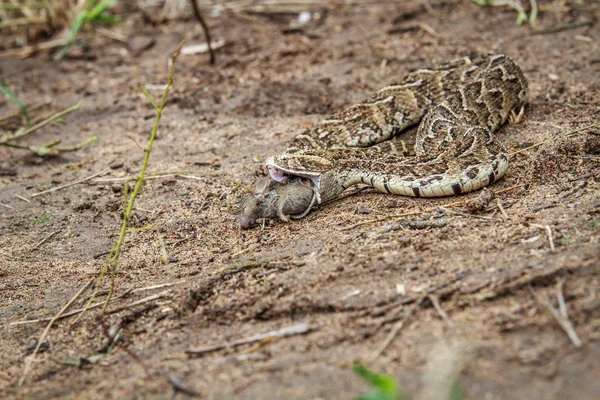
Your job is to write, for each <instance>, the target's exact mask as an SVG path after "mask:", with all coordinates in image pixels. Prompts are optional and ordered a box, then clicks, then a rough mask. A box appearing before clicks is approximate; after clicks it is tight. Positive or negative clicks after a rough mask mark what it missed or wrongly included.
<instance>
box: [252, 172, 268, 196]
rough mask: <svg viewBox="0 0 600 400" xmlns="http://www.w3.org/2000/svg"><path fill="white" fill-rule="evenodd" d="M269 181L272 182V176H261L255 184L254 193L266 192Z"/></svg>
mask: <svg viewBox="0 0 600 400" xmlns="http://www.w3.org/2000/svg"><path fill="white" fill-rule="evenodd" d="M269 183H271V178H270V177H267V176H265V177H262V178H259V179H258V180H257V181H256V183H255V184H254V193H255V194H261V193H264V192H265V190H267V188H268V187H269Z"/></svg>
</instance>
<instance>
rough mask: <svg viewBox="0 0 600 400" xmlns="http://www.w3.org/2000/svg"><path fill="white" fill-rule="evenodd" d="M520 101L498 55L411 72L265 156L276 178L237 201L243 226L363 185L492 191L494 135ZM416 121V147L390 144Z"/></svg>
mask: <svg viewBox="0 0 600 400" xmlns="http://www.w3.org/2000/svg"><path fill="white" fill-rule="evenodd" d="M526 98H527V81H526V79H525V77H524V76H523V73H522V71H521V69H520V68H519V66H518V65H517V64H516V63H515V62H514V61H513V60H512V59H511V58H510V57H508V56H506V55H503V54H492V55H486V56H479V57H475V58H468V57H464V58H461V59H459V60H455V61H451V62H447V63H443V64H440V65H438V66H436V67H433V68H427V69H420V70H417V71H414V72H412V73H410V74H408V75H407V76H405V77H404V79H402V80H400V81H399V82H397V83H394V84H392V85H389V86H386V87H384V88H382V89H381V90H379V91H378V92H377V93H376V94H375V95H374V96H372V97H370V98H369V99H367V100H365V101H363V102H361V103H359V104H356V105H353V106H350V107H348V108H345V109H343V110H341V111H339V112H338V113H337V114H335V115H333V116H331V117H330V118H328V119H327V120H324V121H322V122H320V123H318V124H316V125H315V126H313V127H312V128H310V129H308V130H306V131H304V132H302V133H301V134H299V135H298V136H296V137H295V138H294V139H293V140H292V142H291V143H290V145H289V146H288V148H287V150H286V151H285V152H284V153H282V154H280V155H277V156H272V157H269V158H268V159H267V161H266V169H267V171H268V172H269V175H270V177H271V178H272V180H271V181H270V182H268V183H266V184H263V185H262V188H261V189H260V190H257V192H256V193H255V194H254V195H252V196H249V197H248V198H247V199H246V200H245V201H244V202H243V206H242V213H241V216H240V219H239V221H240V226H241V227H244V228H246V227H250V226H252V225H254V224H255V222H256V219H258V218H273V217H277V216H278V217H279V218H281V219H283V220H286V219H287V216H292V217H294V216H295V217H303V216H304V215H306V214H307V213H308V212H309V211H310V209H311V208H312V206H313V205H315V204H318V203H321V202H327V201H330V200H332V199H335V198H336V197H338V196H339V195H340V194H341V193H342V192H343V191H344V190H346V189H347V188H349V187H351V186H353V185H356V184H359V183H362V184H365V185H368V186H372V187H374V188H375V189H377V190H379V191H381V192H384V193H389V194H397V195H404V196H413V197H441V196H451V195H458V194H462V193H468V192H470V191H473V190H477V189H480V188H482V187H485V186H487V185H490V184H492V183H493V182H495V181H497V180H498V179H500V178H502V177H503V176H504V174H505V173H506V171H507V169H508V161H509V160H508V154H507V152H506V150H505V148H504V146H503V145H502V144H501V143H500V142H499V141H498V139H497V138H496V137H495V136H494V132H495V131H496V130H498V128H500V126H502V125H503V124H504V123H505V122H506V121H507V120H509V119H510V120H513V121H517V120H518V119H519V118H520V116H521V115H522V112H523V110H524V106H525V103H526ZM419 122H421V123H420V125H419V127H418V130H417V135H416V142H415V144H414V148H407V147H406V146H396V145H395V144H394V143H393V142H391V141H388V139H390V138H392V137H393V136H395V135H397V134H398V133H400V132H402V131H404V130H405V129H406V128H408V127H410V126H412V125H415V124H417V123H419ZM402 143H403V142H402ZM306 178H307V179H306Z"/></svg>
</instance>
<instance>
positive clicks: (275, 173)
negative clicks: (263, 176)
mask: <svg viewBox="0 0 600 400" xmlns="http://www.w3.org/2000/svg"><path fill="white" fill-rule="evenodd" d="M267 172H268V173H269V176H271V178H272V179H273V180H274V181H277V182H285V181H287V180H288V179H289V177H290V174H288V173H286V172H284V171H282V170H280V169H279V168H277V167H276V166H274V165H267Z"/></svg>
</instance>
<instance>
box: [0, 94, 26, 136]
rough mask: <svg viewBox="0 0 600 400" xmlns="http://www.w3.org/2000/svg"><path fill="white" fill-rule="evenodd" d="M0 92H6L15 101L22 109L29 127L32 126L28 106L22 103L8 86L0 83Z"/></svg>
mask: <svg viewBox="0 0 600 400" xmlns="http://www.w3.org/2000/svg"><path fill="white" fill-rule="evenodd" d="M0 92H2V93H4V94H5V95H6V96H7V97H8V98H9V100H10V101H12V102H13V103H15V104H16V105H17V106H19V108H20V109H21V113H22V114H23V116H24V117H25V121H26V122H27V127H30V126H31V120H30V119H29V114H28V113H27V108H26V107H25V106H24V105H23V103H21V100H19V99H18V98H17V96H15V95H14V94H13V92H11V91H10V90H9V89H8V88H6V87H4V86H2V85H0Z"/></svg>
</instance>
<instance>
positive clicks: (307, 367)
mask: <svg viewBox="0 0 600 400" xmlns="http://www.w3.org/2000/svg"><path fill="white" fill-rule="evenodd" d="M559 3H560V2H555V3H552V2H550V4H543V5H542V8H541V10H540V11H541V12H540V16H539V19H538V23H537V26H536V28H537V29H545V28H556V27H559V26H563V25H566V24H570V23H574V22H581V21H590V20H593V18H598V17H599V16H600V7H598V6H597V4H596V5H594V3H593V2H591V1H585V2H584V4H583V5H576V4H575V2H572V3H567V5H566V6H561V5H560V4H559ZM431 4H432V5H431V6H430V7H429V6H428V7H425V6H423V5H421V4H420V3H418V2H416V1H410V2H408V1H407V2H402V3H401V4H388V3H381V4H376V5H370V6H352V7H350V6H346V7H333V6H331V7H329V8H328V13H327V14H326V16H325V17H324V18H322V19H321V20H320V21H319V22H318V23H314V24H312V23H309V24H308V25H307V26H305V27H303V28H302V29H298V30H290V29H288V28H289V23H290V21H291V20H292V19H293V18H296V17H297V15H292V14H272V13H270V14H258V15H254V16H253V17H252V18H253V19H254V22H252V23H249V22H248V21H247V20H241V19H239V17H236V16H234V15H230V14H226V15H223V16H221V17H207V19H208V22H209V25H210V27H211V30H212V33H213V36H214V37H215V38H222V39H224V40H225V43H226V45H225V46H224V47H223V48H221V49H219V50H218V53H217V63H216V64H215V65H214V66H211V65H209V64H208V56H207V55H192V56H190V55H187V56H181V57H180V59H179V61H178V63H177V67H176V73H175V85H174V88H173V90H172V92H171V94H170V97H169V102H168V105H167V107H166V109H165V111H164V115H163V118H162V120H161V123H160V129H159V132H158V138H157V140H156V142H155V144H154V149H153V151H152V155H151V161H150V166H149V169H148V173H149V174H155V173H163V172H167V171H187V174H188V175H191V176H193V177H192V178H189V177H188V178H183V177H181V176H172V175H171V176H166V177H160V178H156V179H152V180H148V181H147V183H146V184H145V186H144V188H143V191H142V193H141V194H140V195H139V196H138V199H137V201H136V203H135V208H134V212H133V216H132V218H131V226H132V227H136V228H141V227H145V226H148V225H149V224H154V225H153V229H149V230H143V231H138V232H134V233H130V234H128V235H127V237H126V240H125V244H124V247H123V253H122V256H121V259H120V263H119V267H118V271H117V279H116V295H117V296H120V295H121V294H124V293H126V292H128V293H126V294H125V295H124V296H122V297H119V298H117V299H115V300H114V301H113V302H112V303H111V305H110V307H109V314H108V315H106V316H104V317H103V318H102V319H98V318H97V317H98V315H99V312H98V309H95V310H94V311H92V312H89V313H87V314H86V315H85V316H84V317H83V318H82V319H81V320H80V321H79V322H77V323H75V324H74V323H73V322H74V320H73V319H72V318H73V317H70V318H66V319H63V320H60V321H59V322H57V323H56V324H55V326H54V328H52V329H51V330H50V333H49V335H48V338H47V340H46V342H45V343H44V344H43V345H42V347H41V352H40V353H39V354H38V356H37V358H36V360H35V361H34V363H33V365H32V370H31V373H30V375H29V377H28V379H27V380H26V382H25V384H24V385H23V386H21V387H18V386H17V382H18V380H19V378H20V377H21V375H22V373H23V369H24V365H25V360H26V359H27V357H28V355H30V354H31V352H32V350H33V348H34V347H35V344H36V341H37V338H39V336H40V335H41V333H42V331H43V329H44V326H45V323H44V322H33V323H28V324H14V323H15V322H19V321H25V320H29V319H38V320H39V319H42V320H43V319H44V318H48V317H51V316H52V315H54V314H55V313H57V312H58V311H59V310H60V309H61V307H62V306H63V305H64V304H66V303H67V302H68V301H69V299H70V298H71V297H73V295H75V294H76V293H77V291H78V290H79V289H80V288H81V287H82V286H83V285H85V284H86V282H88V281H89V280H90V279H91V278H93V277H94V276H96V274H97V273H98V271H99V270H100V268H101V267H102V265H103V263H104V260H105V257H106V255H105V254H106V252H108V251H109V250H110V248H111V245H112V243H114V241H115V240H116V237H117V234H118V232H119V229H120V224H121V218H122V212H123V206H122V202H123V201H122V199H123V193H122V190H123V185H124V183H123V180H116V179H118V178H122V177H126V176H132V177H133V176H135V175H136V174H137V173H138V172H139V170H140V167H141V162H142V159H143V150H142V148H143V147H144V146H145V144H146V142H147V139H148V137H149V132H150V130H151V127H152V124H153V118H154V112H153V109H152V107H151V106H150V105H149V104H148V101H147V100H146V99H145V97H144V96H143V94H141V92H140V91H139V87H140V86H142V85H146V84H161V83H164V82H165V80H166V79H165V76H166V73H167V69H168V66H167V60H168V58H169V53H170V51H172V50H173V49H174V48H175V47H176V46H177V45H178V43H179V42H180V41H181V40H182V39H185V40H186V42H187V43H188V44H192V43H202V42H203V40H202V33H201V29H200V27H199V26H198V25H197V23H195V22H194V21H187V22H186V21H182V20H179V21H172V22H169V23H167V24H161V25H157V26H154V27H152V26H149V25H148V26H143V27H141V28H140V27H139V26H138V27H137V28H135V31H134V28H133V25H131V26H130V25H126V26H123V27H121V28H119V29H121V30H122V31H123V32H124V33H125V34H128V35H135V36H137V37H141V38H145V39H151V40H152V41H154V46H153V47H152V48H150V49H148V50H146V51H141V52H140V54H139V55H137V56H133V55H132V54H131V52H128V51H127V50H126V49H125V47H124V46H123V44H121V43H118V42H114V41H111V40H109V39H106V38H105V37H98V38H96V39H94V40H92V41H91V42H90V43H89V50H87V51H86V52H84V53H83V54H79V55H76V56H74V57H71V58H68V59H65V60H63V61H62V62H60V63H53V62H51V61H49V60H48V56H47V55H44V54H42V55H40V56H37V57H33V58H28V59H24V60H21V59H15V58H8V59H6V58H5V59H1V60H0V75H1V76H2V78H3V79H5V80H6V82H7V84H8V85H9V86H10V87H11V88H12V89H13V91H14V92H15V93H17V94H18V95H19V97H20V98H21V100H22V101H23V102H24V103H26V104H35V103H37V102H39V101H41V100H42V99H45V98H50V99H51V100H52V104H51V105H50V106H47V107H45V108H43V109H40V110H38V111H35V112H32V114H33V115H34V117H36V118H39V119H41V118H43V117H44V116H45V115H48V114H51V113H52V112H55V111H58V110H60V109H62V108H66V107H68V106H71V105H73V104H75V103H77V102H78V101H79V100H83V101H84V102H85V103H84V105H83V106H82V108H81V109H80V110H78V111H77V112H74V113H72V114H70V115H68V116H67V117H65V123H64V124H55V125H51V126H48V127H45V128H43V129H42V130H40V131H39V132H37V133H35V134H33V135H32V136H31V137H30V138H28V139H27V140H25V141H23V143H30V144H44V143H48V142H50V141H53V140H59V139H60V140H62V142H63V144H66V145H74V144H76V143H79V142H81V141H83V140H85V139H86V138H88V137H89V136H90V135H94V136H97V137H98V140H97V141H96V142H95V143H93V144H92V145H89V146H87V147H85V148H84V149H81V150H79V151H76V152H72V153H65V154H63V155H61V156H59V157H48V158H40V157H38V156H33V155H30V154H29V153H28V152H27V151H24V150H18V149H9V148H5V147H0V166H1V167H2V168H0V173H1V176H0V203H2V204H3V206H0V316H1V319H0V326H1V328H0V341H1V343H2V344H1V348H0V391H1V392H2V393H3V395H2V397H3V398H61V399H65V398H73V399H75V398H119V399H122V398H144V399H162V398H172V396H173V395H174V394H173V393H174V387H177V386H181V385H184V386H187V387H190V388H193V391H196V392H197V393H199V394H200V395H201V397H202V398H212V399H238V398H239V399H350V398H353V397H354V396H356V395H358V394H359V393H361V392H364V391H365V390H366V389H367V386H366V385H365V384H364V383H363V382H362V381H361V380H360V378H358V377H357V376H356V375H355V374H354V373H353V372H352V363H353V362H354V361H355V360H360V361H362V362H363V363H365V364H367V365H369V366H370V367H371V368H372V369H373V370H375V371H380V372H386V373H389V374H391V375H392V376H394V377H395V378H397V379H398V381H399V382H400V383H401V385H402V387H403V389H404V390H405V391H406V392H407V393H411V394H413V395H417V394H420V396H421V397H422V398H427V393H429V392H435V393H437V394H438V395H439V391H442V392H443V391H444V390H445V386H443V385H442V384H441V383H440V382H442V381H443V379H441V377H444V376H446V375H447V376H450V377H451V378H452V379H453V378H454V377H456V376H457V375H456V374H458V378H457V379H458V382H459V384H460V386H461V388H462V392H463V395H464V398H466V399H523V398H544V399H566V398H577V399H593V398H598V397H599V396H600V382H599V380H598V376H600V342H599V339H600V298H599V295H600V282H599V279H600V275H599V272H600V246H599V240H600V197H599V196H598V193H599V188H600V184H599V177H600V164H599V163H598V162H599V157H600V135H599V134H600V130H599V129H598V127H596V128H591V129H584V130H580V131H579V132H576V133H571V134H569V132H572V131H574V130H577V129H578V128H584V127H587V126H590V125H592V124H594V123H597V122H598V120H599V119H600V111H599V109H598V104H599V101H600V82H599V80H598V77H599V76H600V74H599V72H600V52H599V48H600V30H599V29H598V27H597V25H594V24H592V25H587V26H582V27H579V28H576V29H570V30H565V31H562V32H547V33H543V34H538V35H532V34H530V28H529V27H527V26H517V25H516V24H515V18H516V14H515V13H514V12H512V11H510V10H509V9H505V8H482V7H479V6H477V5H474V4H471V3H468V2H467V1H461V2H458V1H447V2H442V3H431ZM488 52H505V53H506V54H509V55H510V56H511V57H512V58H514V59H515V60H516V61H517V62H518V63H519V64H520V65H521V66H522V69H523V71H524V73H525V75H526V77H527V79H528V80H529V87H530V98H529V105H528V108H527V110H526V113H525V117H524V119H523V121H522V122H521V123H520V124H518V125H509V126H506V127H505V128H503V129H502V130H501V131H500V132H499V133H498V137H499V138H500V140H502V141H503V142H504V143H505V144H506V146H507V147H508V148H509V149H510V150H511V151H515V150H518V149H524V148H527V147H529V146H532V145H534V144H539V145H538V146H537V147H534V148H531V149H529V150H526V151H523V152H520V153H518V154H516V156H515V157H514V158H513V160H512V163H511V166H510V169H509V171H508V173H507V175H506V177H505V178H504V179H503V180H502V181H500V182H497V183H495V184H494V185H493V186H492V187H491V189H492V190H493V191H501V190H504V189H509V188H513V187H515V186H516V188H513V189H511V190H508V191H505V192H503V193H501V194H500V195H498V196H497V198H498V201H496V200H494V201H492V202H491V203H490V204H489V205H488V206H487V207H486V208H484V210H482V211H480V212H477V213H472V212H470V211H468V210H466V209H465V208H464V207H458V208H455V209H452V210H450V209H447V210H445V211H444V210H443V209H442V210H437V211H434V212H426V210H427V209H429V208H432V207H437V206H443V205H444V204H447V203H451V202H456V201H460V200H468V199H472V198H475V197H477V196H478V194H477V193H473V194H470V195H466V196H460V197H458V198H447V199H437V200H432V199H409V198H402V197H394V196H389V195H384V194H380V193H374V192H369V191H366V192H363V193H360V194H358V195H355V196H352V197H348V198H344V199H342V200H341V201H340V202H337V203H333V204H329V205H326V206H323V207H321V208H320V209H318V210H316V211H314V212H312V213H311V214H310V215H309V216H308V217H306V218H305V219H303V220H300V221H297V222H292V223H289V224H283V223H281V222H274V223H272V224H267V225H266V226H265V227H264V228H263V229H261V228H257V229H252V230H246V231H241V230H240V229H239V228H238V227H237V225H236V221H235V215H236V212H237V208H236V207H237V204H238V198H239V196H240V195H242V194H243V193H244V190H243V189H241V188H240V187H239V186H238V185H236V184H235V183H234V182H241V183H243V184H245V185H252V184H253V182H254V180H255V179H256V177H257V175H258V174H260V171H261V163H262V160H264V159H265V157H266V156H268V155H270V154H274V153H277V152H280V151H282V150H283V149H284V148H285V144H286V142H287V141H289V140H290V139H291V138H292V137H293V136H294V135H295V134H297V133H299V131H301V130H302V129H303V128H305V127H307V126H310V124H311V123H314V122H315V121H318V120H319V119H322V118H324V117H325V116H326V115H327V114H329V113H331V112H334V111H336V110H337V109H339V108H340V107H342V106H344V105H349V104H352V103H355V102H358V101H360V100H361V99H362V98H364V97H366V96H367V95H369V94H371V93H373V92H374V91H376V90H377V89H378V88H380V87H382V86H384V85H386V84H388V83H390V82H393V81H394V80H396V79H398V78H399V77H401V76H403V75H404V74H406V73H408V72H410V71H411V70H414V69H416V68H419V67H426V66H429V65H433V64H436V63H438V62H441V61H445V60H450V59H453V58H456V57H459V56H461V55H469V54H478V53H488ZM151 92H152V94H153V95H154V96H155V97H157V98H158V97H159V96H160V94H161V91H160V90H151ZM14 111H16V108H15V107H14V106H13V105H12V104H10V103H8V102H7V101H6V100H2V103H0V115H6V114H8V113H10V112H14ZM18 126H19V121H18V120H12V121H8V122H7V123H6V124H5V125H4V126H3V129H16V128H17V127H18ZM106 168H109V172H108V173H106V174H104V175H102V176H101V177H99V178H95V179H93V180H91V181H88V182H86V183H84V184H79V185H75V186H71V187H69V188H66V189H62V190H57V191H54V192H51V193H49V194H46V195H42V196H37V197H35V198H33V199H32V200H31V202H25V201H23V200H20V199H19V198H17V197H16V196H15V195H20V196H23V197H25V198H31V196H32V194H34V193H38V192H40V191H43V190H46V189H50V188H55V187H58V186H60V185H62V184H66V183H69V182H74V181H77V180H79V179H83V178H85V177H88V176H90V175H93V174H95V173H97V172H100V171H102V170H104V169H106ZM132 184H133V183H132V181H131V182H130V185H132ZM412 211H423V213H421V214H418V215H415V216H412V217H406V218H396V219H390V220H386V221H379V222H367V221H368V220H373V219H378V218H380V217H383V216H390V215H397V214H402V213H407V212H412ZM360 222H366V223H365V224H362V225H356V224H357V223H360ZM427 224H429V225H430V226H429V227H426V228H425V229H416V228H418V227H422V226H421V225H427ZM549 235H551V236H549ZM44 239H46V240H44ZM161 241H162V242H163V243H164V249H166V252H167V255H166V258H167V259H168V260H169V261H168V263H165V262H164V258H165V256H164V255H163V254H162V253H161ZM551 245H552V246H553V247H554V249H552V248H551ZM164 284H170V285H169V286H161V287H158V288H154V289H153V288H152V287H153V286H154V285H164ZM557 287H560V290H557ZM558 291H560V292H561V293H562V294H563V297H564V301H565V304H566V309H567V311H568V320H569V321H570V323H571V324H572V330H573V331H574V332H576V335H577V336H578V337H579V339H580V340H581V343H582V345H581V347H576V346H575V345H574V343H573V341H572V340H570V338H569V336H568V335H567V333H566V331H565V330H564V329H562V328H561V326H560V325H559V323H558V322H557V320H556V319H555V318H554V317H553V316H552V314H551V313H550V312H549V309H548V306H547V303H548V302H549V303H550V304H551V305H552V307H555V308H556V309H558V308H559V303H558V300H557V292H558ZM90 294H91V290H90V289H88V291H86V292H85V293H84V294H83V295H82V296H81V298H80V299H78V300H77V301H76V302H75V304H74V305H73V306H72V308H79V307H81V306H82V305H83V304H84V303H85V301H86V300H87V299H88V298H89V296H90ZM152 295H157V296H156V297H155V298H154V300H148V301H145V302H144V303H143V304H140V305H137V306H130V307H125V306H127V305H129V304H131V303H133V302H135V301H138V300H141V299H145V298H146V297H148V296H152ZM105 296H106V291H105V290H103V291H101V295H100V297H99V300H103V299H104V298H105ZM536 296H537V299H536ZM434 305H436V306H435V307H434ZM122 307H125V308H124V309H123V308H122ZM298 324H306V327H307V329H308V332H306V333H304V334H298V335H292V336H288V337H285V338H281V339H279V340H275V339H271V340H262V341H259V342H254V343H251V344H243V345H239V346H237V347H225V348H222V349H217V350H215V351H212V352H207V353H204V354H201V355H195V356H191V355H190V354H188V353H186V351H187V350H189V349H192V348H198V347H202V346H210V345H217V344H224V345H227V344H228V343H232V342H235V341H237V340H241V339H245V338H249V337H252V336H254V335H257V334H263V333H267V332H271V331H276V330H279V329H282V328H286V327H291V326H297V325H298ZM119 328H122V329H123V331H122V334H121V336H120V339H119V342H118V343H119V344H120V345H119V346H117V347H116V348H114V349H113V350H112V351H111V352H110V354H108V355H107V356H106V357H104V358H102V359H101V360H100V361H98V362H97V363H95V364H86V365H82V366H81V367H79V368H77V367H73V366H69V365H67V363H66V361H71V362H73V361H77V360H81V359H83V358H85V357H88V356H90V355H93V354H97V353H98V352H101V351H105V349H106V347H107V343H108V344H110V341H107V336H106V335H107V334H109V333H111V332H112V334H114V332H116V331H117V330H118V329H119ZM169 379H170V381H169ZM173 382H179V384H177V383H175V384H174V383H173ZM440 385H441V388H440V387H439V386H440ZM436 391H437V392H436ZM187 396H189V393H188V394H185V393H178V394H177V395H176V398H185V397H187ZM429 398H434V397H429ZM436 398H440V397H436ZM441 398H444V396H442V397H441Z"/></svg>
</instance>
